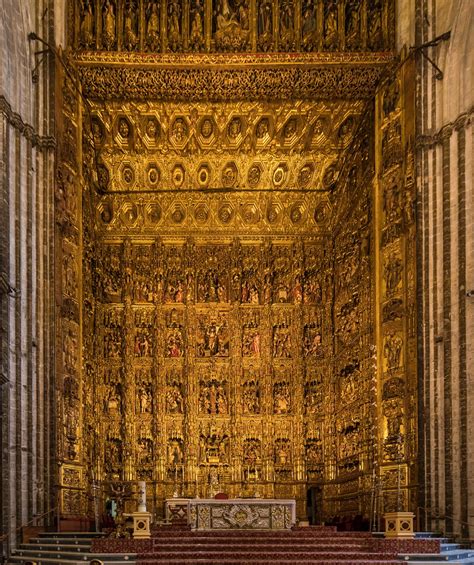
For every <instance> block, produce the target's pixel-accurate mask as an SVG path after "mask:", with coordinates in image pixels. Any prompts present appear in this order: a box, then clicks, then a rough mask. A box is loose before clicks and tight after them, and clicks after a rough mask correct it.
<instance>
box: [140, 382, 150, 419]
mask: <svg viewBox="0 0 474 565" xmlns="http://www.w3.org/2000/svg"><path fill="white" fill-rule="evenodd" d="M138 396H139V408H140V413H141V414H146V413H149V412H151V408H152V407H151V390H150V385H147V384H143V385H142V386H141V387H140V390H139V391H138Z"/></svg>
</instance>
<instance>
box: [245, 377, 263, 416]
mask: <svg viewBox="0 0 474 565" xmlns="http://www.w3.org/2000/svg"><path fill="white" fill-rule="evenodd" d="M260 395H261V392H260V384H259V381H258V379H256V378H247V380H245V382H244V383H243V384H242V413H243V414H248V415H254V414H259V413H260Z"/></svg>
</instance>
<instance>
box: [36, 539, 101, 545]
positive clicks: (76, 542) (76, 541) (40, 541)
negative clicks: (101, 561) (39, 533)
mask: <svg viewBox="0 0 474 565" xmlns="http://www.w3.org/2000/svg"><path fill="white" fill-rule="evenodd" d="M93 541H94V540H93V539H87V538H79V539H78V538H46V537H44V538H30V541H29V543H30V544H32V545H33V544H34V545H44V544H50V545H54V544H60V545H68V546H87V547H90V545H91V543H92V542H93Z"/></svg>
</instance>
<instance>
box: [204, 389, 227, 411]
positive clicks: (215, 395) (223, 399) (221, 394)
mask: <svg viewBox="0 0 474 565" xmlns="http://www.w3.org/2000/svg"><path fill="white" fill-rule="evenodd" d="M228 409H229V408H228V401H227V392H226V390H225V388H224V386H223V385H222V383H218V382H217V381H210V382H208V383H201V392H200V395H199V411H200V412H201V413H202V414H227V413H228Z"/></svg>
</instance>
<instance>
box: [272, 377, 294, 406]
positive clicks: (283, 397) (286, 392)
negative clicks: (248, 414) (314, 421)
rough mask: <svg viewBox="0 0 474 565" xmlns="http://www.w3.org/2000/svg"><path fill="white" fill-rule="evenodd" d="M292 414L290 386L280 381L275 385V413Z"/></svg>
mask: <svg viewBox="0 0 474 565" xmlns="http://www.w3.org/2000/svg"><path fill="white" fill-rule="evenodd" d="M290 412H291V397H290V384H289V383H288V382H287V381H279V382H276V383H275V384H274V385H273V413H274V414H289V413H290Z"/></svg>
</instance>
